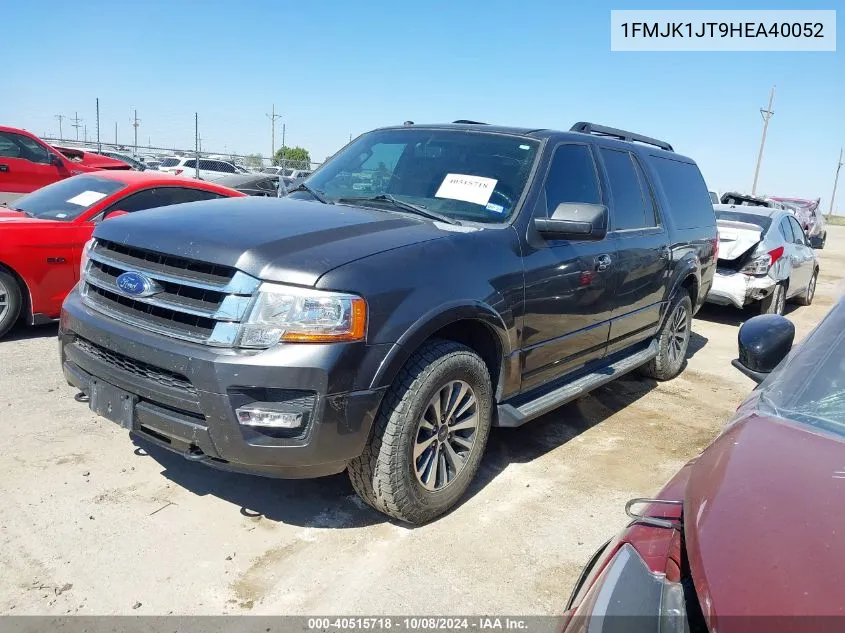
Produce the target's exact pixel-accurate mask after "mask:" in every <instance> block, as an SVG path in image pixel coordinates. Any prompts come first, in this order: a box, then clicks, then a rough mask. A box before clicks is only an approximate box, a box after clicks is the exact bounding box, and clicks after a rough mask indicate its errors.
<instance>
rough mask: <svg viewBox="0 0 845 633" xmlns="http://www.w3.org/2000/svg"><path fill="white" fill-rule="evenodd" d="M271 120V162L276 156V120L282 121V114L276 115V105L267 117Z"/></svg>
mask: <svg viewBox="0 0 845 633" xmlns="http://www.w3.org/2000/svg"><path fill="white" fill-rule="evenodd" d="M265 116H266V117H267V118H268V119H270V162H271V163H272V162H273V158H275V156H276V119H281V118H282V115H281V114H276V104H275V103H274V104H273V109H272V111H271V113H270V114H267V115H265Z"/></svg>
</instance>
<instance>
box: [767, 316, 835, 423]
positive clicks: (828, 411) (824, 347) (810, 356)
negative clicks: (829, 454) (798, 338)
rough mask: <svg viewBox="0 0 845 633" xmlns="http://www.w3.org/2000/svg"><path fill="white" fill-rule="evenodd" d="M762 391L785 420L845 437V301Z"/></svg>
mask: <svg viewBox="0 0 845 633" xmlns="http://www.w3.org/2000/svg"><path fill="white" fill-rule="evenodd" d="M760 389H761V391H762V392H763V395H764V396H765V401H766V402H767V403H768V404H770V405H771V406H772V407H774V408H775V409H776V411H775V412H776V413H777V414H778V415H780V416H781V417H784V418H789V419H792V420H795V421H797V422H802V423H806V424H811V425H813V426H817V427H820V428H823V429H825V430H827V431H831V432H834V433H837V434H839V435H845V300H842V301H840V302H839V303H838V304H837V305H836V306H835V307H834V308H833V310H831V311H830V313H828V315H827V316H826V317H825V318H824V320H823V321H822V322H821V323H820V324H819V326H818V327H817V328H816V330H815V331H813V333H812V334H810V335H809V336H808V337H807V339H806V340H805V341H804V342H803V343H801V344H800V345H798V346H797V347H796V348H794V350H793V352H792V354H791V355H790V356H789V357H788V358H787V359H786V360H785V361H784V362H782V363H781V364H780V365H779V366H778V368H777V369H776V370H775V371H774V372H772V374H771V376H769V378H768V379H767V380H766V381H765V382H763V384H762V385H761V386H760Z"/></svg>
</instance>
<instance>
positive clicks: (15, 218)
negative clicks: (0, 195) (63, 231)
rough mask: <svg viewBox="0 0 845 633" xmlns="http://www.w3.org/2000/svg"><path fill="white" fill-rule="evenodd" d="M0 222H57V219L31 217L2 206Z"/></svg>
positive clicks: (10, 223) (7, 223) (9, 223)
mask: <svg viewBox="0 0 845 633" xmlns="http://www.w3.org/2000/svg"><path fill="white" fill-rule="evenodd" d="M0 222H2V223H3V224H6V225H7V226H10V225H12V224H15V225H18V224H34V223H41V222H56V220H41V219H39V218H31V217H29V216H28V215H27V214H26V213H21V212H20V211H13V210H12V209H3V208H0Z"/></svg>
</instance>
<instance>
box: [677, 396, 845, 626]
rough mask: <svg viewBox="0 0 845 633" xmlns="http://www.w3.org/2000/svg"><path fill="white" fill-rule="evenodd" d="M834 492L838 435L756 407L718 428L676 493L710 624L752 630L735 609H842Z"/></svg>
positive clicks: (844, 560) (840, 463) (842, 490)
mask: <svg viewBox="0 0 845 633" xmlns="http://www.w3.org/2000/svg"><path fill="white" fill-rule="evenodd" d="M843 501H845V440H839V439H837V438H836V437H834V436H830V435H824V434H821V433H818V432H815V431H814V430H813V429H812V428H811V427H807V426H802V425H797V424H793V423H790V422H787V421H785V420H781V419H779V418H768V417H764V416H762V415H761V414H760V413H759V412H757V413H753V414H751V415H750V416H748V417H746V418H743V419H741V420H740V421H739V422H737V423H736V424H735V425H734V426H733V427H731V428H730V429H728V430H727V431H726V432H725V433H724V434H723V435H722V436H721V437H719V438H718V439H717V440H716V441H715V442H714V443H713V444H712V445H711V446H710V447H709V448H708V449H707V450H706V451H705V452H704V453H703V454H702V455H701V457H700V458H699V460H698V461H697V462H696V464H695V466H694V467H693V469H692V473H691V475H690V480H689V483H688V485H687V489H686V495H685V500H684V532H685V538H686V544H687V552H688V556H689V561H690V569H691V572H692V577H693V580H694V582H695V587H696V592H697V594H698V597H699V601H700V602H701V607H702V611H703V612H704V615H705V617H706V618H707V619H708V623H709V625H710V630H711V631H718V633H726V632H727V633H731V632H732V631H738V630H743V631H747V630H753V627H752V629H749V625H750V624H753V623H754V622H755V621H757V620H751V621H749V620H747V619H745V618H741V617H736V616H750V615H753V616H773V615H790V616H802V615H811V614H812V615H817V616H818V615H843V614H845V503H843ZM778 621H779V620H778ZM763 622H766V621H765V620H759V621H757V623H758V624H761V626H762V628H766V626H767V625H762V623H763ZM769 622H770V623H772V622H774V621H769Z"/></svg>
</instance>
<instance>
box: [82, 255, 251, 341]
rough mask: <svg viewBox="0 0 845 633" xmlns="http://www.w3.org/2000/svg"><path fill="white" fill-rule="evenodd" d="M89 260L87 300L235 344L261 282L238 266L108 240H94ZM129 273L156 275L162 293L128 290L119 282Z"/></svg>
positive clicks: (123, 317)
mask: <svg viewBox="0 0 845 633" xmlns="http://www.w3.org/2000/svg"><path fill="white" fill-rule="evenodd" d="M89 260H90V261H89V263H88V265H87V267H86V270H85V273H84V283H83V284H82V287H81V294H82V298H83V301H84V302H85V303H86V305H88V306H89V307H91V308H93V309H95V310H98V311H100V312H103V313H104V314H107V315H109V316H110V317H112V318H114V319H116V320H119V321H122V322H124V323H128V324H130V325H133V326H135V327H138V328H142V329H145V330H148V331H151V332H155V333H158V334H163V335H165V336H171V337H174V338H179V339H182V340H186V341H191V342H195V343H204V344H206V345H216V346H232V345H234V343H235V337H236V335H237V332H238V323H239V322H240V321H242V320H243V319H245V318H246V316H247V315H248V312H249V309H250V307H251V305H252V302H253V294H254V292H255V291H256V290H257V289H258V286H259V285H260V284H261V282H260V281H259V280H258V279H255V278H254V277H251V276H249V275H247V274H245V273H243V272H241V271H238V270H235V269H234V268H228V267H224V266H218V265H216V264H206V263H203V262H197V261H193V260H188V259H185V258H181V257H175V256H171V255H166V254H162V253H155V252H153V251H146V250H143V249H137V248H134V247H128V246H124V245H121V244H115V243H113V242H107V241H103V242H95V243H94V245H93V247H92V248H91V250H90V252H89ZM178 266H182V267H183V268H182V269H180V268H179V267H178ZM180 270H182V272H183V273H184V276H180V274H179V271H180ZM125 272H135V273H140V274H143V275H145V276H147V277H149V278H150V279H154V280H155V281H156V282H157V283H158V284H159V286H160V292H157V293H156V294H154V295H151V296H145V297H140V296H134V295H129V294H127V293H125V292H124V291H123V290H121V289H120V288H118V286H117V283H116V280H117V278H118V277H119V276H120V275H121V274H123V273H125ZM224 273H225V275H228V277H227V276H225V275H224Z"/></svg>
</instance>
